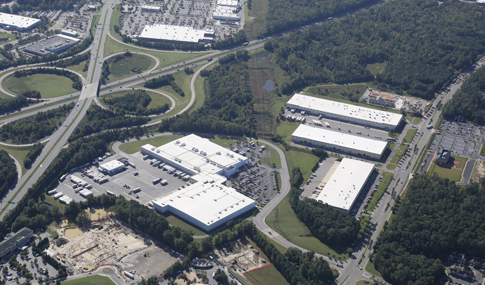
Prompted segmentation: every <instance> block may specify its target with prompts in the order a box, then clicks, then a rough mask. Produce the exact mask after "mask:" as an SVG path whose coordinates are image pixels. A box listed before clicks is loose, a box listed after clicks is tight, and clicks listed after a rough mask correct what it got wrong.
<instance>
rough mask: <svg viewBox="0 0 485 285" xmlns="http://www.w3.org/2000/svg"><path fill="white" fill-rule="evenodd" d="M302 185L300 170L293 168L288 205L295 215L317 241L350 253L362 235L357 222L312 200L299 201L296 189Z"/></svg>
mask: <svg viewBox="0 0 485 285" xmlns="http://www.w3.org/2000/svg"><path fill="white" fill-rule="evenodd" d="M302 183H303V176H302V174H301V172H300V168H293V169H292V170H291V173H290V184H291V187H292V188H291V190H290V205H291V208H292V209H293V211H294V212H295V214H296V215H297V216H298V218H299V219H300V220H301V221H302V222H303V223H304V224H305V226H306V227H307V228H308V229H309V230H310V232H311V233H312V234H313V235H314V236H315V237H316V238H317V239H318V240H320V241H321V242H323V243H325V244H327V245H329V246H332V247H339V248H345V247H346V248H347V252H352V251H353V247H354V246H355V244H356V243H357V241H358V240H359V239H360V238H362V234H363V232H360V223H359V221H357V220H356V219H355V218H354V217H352V216H350V215H347V214H345V213H344V212H342V211H340V210H337V209H335V208H333V207H332V206H329V205H326V204H322V203H321V202H319V201H316V200H314V199H308V198H305V199H303V200H300V191H299V190H298V188H299V187H300V185H301V184H302Z"/></svg>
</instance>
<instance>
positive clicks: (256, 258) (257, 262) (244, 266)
mask: <svg viewBox="0 0 485 285" xmlns="http://www.w3.org/2000/svg"><path fill="white" fill-rule="evenodd" d="M208 255H210V256H212V257H213V258H215V259H217V260H218V261H219V262H220V263H222V264H223V265H225V266H227V267H228V268H230V269H233V270H234V271H236V272H238V273H244V272H247V271H249V270H253V269H256V268H260V267H262V266H265V265H268V264H269V262H268V260H267V258H266V256H264V255H263V254H262V253H261V252H260V251H259V250H258V248H257V247H255V246H254V245H253V244H252V243H251V242H250V241H249V240H248V239H247V238H242V239H239V240H237V241H236V242H232V243H228V244H226V245H225V246H223V247H219V248H217V249H214V250H213V251H212V252H210V253H209V254H208Z"/></svg>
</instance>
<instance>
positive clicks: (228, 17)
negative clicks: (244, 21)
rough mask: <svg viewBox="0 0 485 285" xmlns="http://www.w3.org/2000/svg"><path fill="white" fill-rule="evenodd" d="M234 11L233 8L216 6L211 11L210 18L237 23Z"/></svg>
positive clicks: (237, 17) (237, 19)
mask: <svg viewBox="0 0 485 285" xmlns="http://www.w3.org/2000/svg"><path fill="white" fill-rule="evenodd" d="M235 11H236V10H235V9H234V7H230V6H220V5H216V7H215V8H214V11H212V18H213V19H214V20H222V21H239V15H238V14H237V13H235Z"/></svg>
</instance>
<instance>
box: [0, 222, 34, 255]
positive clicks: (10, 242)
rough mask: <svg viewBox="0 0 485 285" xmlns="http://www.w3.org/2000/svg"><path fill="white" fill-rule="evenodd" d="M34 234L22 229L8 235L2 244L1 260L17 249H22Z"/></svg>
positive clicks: (29, 230)
mask: <svg viewBox="0 0 485 285" xmlns="http://www.w3.org/2000/svg"><path fill="white" fill-rule="evenodd" d="M33 235H34V232H33V231H32V230H31V229H29V228H22V229H20V230H19V231H18V232H16V233H10V234H8V235H7V236H6V237H5V239H4V240H3V241H2V242H0V258H3V257H4V256H6V255H7V254H9V253H11V252H13V251H15V249H17V248H19V247H22V246H23V245H24V244H25V243H26V242H27V241H28V240H29V239H30V238H32V236H33Z"/></svg>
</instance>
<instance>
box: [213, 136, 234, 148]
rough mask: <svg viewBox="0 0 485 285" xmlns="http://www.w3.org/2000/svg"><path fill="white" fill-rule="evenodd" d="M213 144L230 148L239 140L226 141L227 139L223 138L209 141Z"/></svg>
mask: <svg viewBox="0 0 485 285" xmlns="http://www.w3.org/2000/svg"><path fill="white" fill-rule="evenodd" d="M209 140H210V141H211V142H213V143H215V144H218V145H220V146H222V147H228V146H230V145H231V144H234V143H236V142H237V140H234V139H225V138H221V137H215V138H213V139H209Z"/></svg>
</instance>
